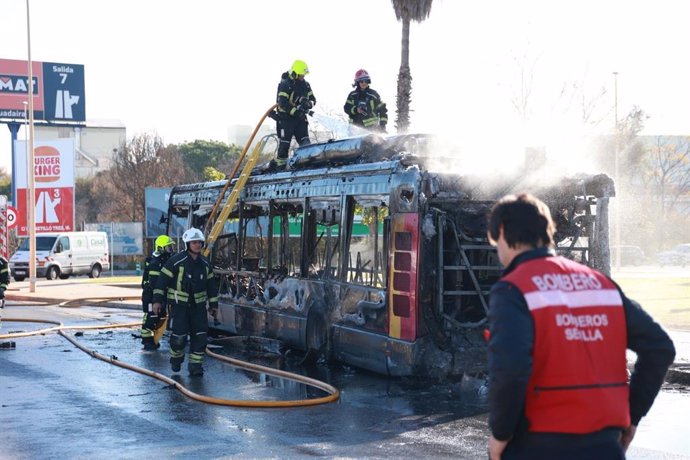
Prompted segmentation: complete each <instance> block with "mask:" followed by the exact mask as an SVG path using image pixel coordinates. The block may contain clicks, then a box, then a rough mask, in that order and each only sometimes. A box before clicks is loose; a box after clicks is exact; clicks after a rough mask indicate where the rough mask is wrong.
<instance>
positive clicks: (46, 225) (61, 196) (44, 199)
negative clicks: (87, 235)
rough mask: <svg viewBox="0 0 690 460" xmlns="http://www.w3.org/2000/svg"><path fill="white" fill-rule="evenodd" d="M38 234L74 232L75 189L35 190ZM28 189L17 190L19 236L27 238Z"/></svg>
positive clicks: (51, 188)
mask: <svg viewBox="0 0 690 460" xmlns="http://www.w3.org/2000/svg"><path fill="white" fill-rule="evenodd" d="M36 180H38V179H36ZM34 191H35V192H36V194H35V200H34V203H35V205H36V232H37V233H46V232H71V231H73V230H74V188H73V187H48V188H40V189H36V190H34ZM26 196H27V189H25V188H18V189H17V208H18V209H17V211H18V215H17V235H18V236H27V235H28V234H29V232H28V230H27V228H26V214H27V212H26Z"/></svg>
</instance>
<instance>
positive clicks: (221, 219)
mask: <svg viewBox="0 0 690 460" xmlns="http://www.w3.org/2000/svg"><path fill="white" fill-rule="evenodd" d="M273 138H275V134H269V135H266V136H264V137H262V138H261V140H260V141H259V142H257V144H256V146H255V147H254V150H253V151H252V153H251V154H250V155H249V158H247V162H246V163H245V164H244V168H242V172H241V173H240V176H239V177H238V178H237V180H236V181H235V185H234V186H233V187H232V191H231V192H230V195H229V196H228V199H227V200H225V203H223V204H222V207H220V211H217V209H218V203H216V206H215V207H214V208H213V211H212V212H211V215H210V216H209V220H208V222H209V223H210V222H211V220H212V219H213V217H214V216H215V214H216V212H217V213H218V217H217V218H216V220H215V222H213V227H211V231H210V232H209V234H208V236H207V237H206V248H205V249H204V256H206V257H208V255H209V254H210V253H211V250H212V249H213V245H214V244H215V242H216V240H217V239H218V237H219V236H220V234H221V232H222V231H223V227H224V226H225V222H227V220H228V217H230V213H231V212H232V210H233V209H234V208H235V205H236V204H237V201H238V199H239V196H240V193H242V190H243V189H244V186H245V185H246V184H247V181H248V180H249V176H250V175H251V173H252V170H253V169H254V168H255V167H256V162H257V161H258V160H259V157H260V156H261V153H262V152H263V150H264V148H265V147H266V145H267V144H268V142H269V141H270V140H271V139H273ZM251 142H252V139H251V138H250V139H249V141H247V144H250V143H251ZM241 161H242V157H240V161H238V163H237V166H239V165H240V163H241ZM236 169H237V167H236ZM233 177H234V173H233V175H232V176H230V177H228V182H227V184H226V187H225V188H223V191H222V192H221V193H220V195H219V197H218V201H219V202H222V200H223V196H224V195H225V190H227V186H228V185H229V184H230V183H231V182H232V180H233Z"/></svg>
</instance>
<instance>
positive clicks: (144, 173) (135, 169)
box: [104, 134, 189, 222]
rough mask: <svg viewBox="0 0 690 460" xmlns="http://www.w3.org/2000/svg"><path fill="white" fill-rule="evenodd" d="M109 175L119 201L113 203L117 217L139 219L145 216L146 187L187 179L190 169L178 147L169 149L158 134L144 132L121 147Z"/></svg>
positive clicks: (169, 184)
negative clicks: (181, 156)
mask: <svg viewBox="0 0 690 460" xmlns="http://www.w3.org/2000/svg"><path fill="white" fill-rule="evenodd" d="M108 176H109V177H108V179H110V181H111V185H112V187H113V189H114V192H115V193H116V197H117V200H116V201H117V202H118V203H111V204H110V206H111V211H115V212H117V213H118V214H119V217H120V219H114V220H120V221H125V222H137V221H141V220H143V219H144V214H145V206H146V203H145V198H144V191H145V188H146V187H168V186H171V185H175V184H179V183H184V182H185V179H187V178H188V176H189V171H188V170H187V168H186V166H185V163H184V162H183V161H182V159H181V158H180V155H179V154H178V152H177V150H176V149H166V148H165V147H164V145H163V140H162V139H161V138H160V137H158V136H157V135H150V134H141V135H138V136H135V137H134V138H132V139H131V140H129V141H128V142H127V143H125V144H124V145H122V146H121V147H120V148H119V149H118V151H117V153H116V154H115V156H114V158H113V166H112V167H111V169H110V170H109V171H108ZM104 188H106V189H108V188H109V187H107V186H106V187H104Z"/></svg>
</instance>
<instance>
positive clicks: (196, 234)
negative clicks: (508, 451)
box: [182, 228, 206, 244]
mask: <svg viewBox="0 0 690 460" xmlns="http://www.w3.org/2000/svg"><path fill="white" fill-rule="evenodd" d="M205 240H206V238H204V234H203V233H201V230H199V229H198V228H190V229H189V230H187V231H186V232H184V233H183V234H182V241H184V242H185V244H186V243H191V242H192V241H205Z"/></svg>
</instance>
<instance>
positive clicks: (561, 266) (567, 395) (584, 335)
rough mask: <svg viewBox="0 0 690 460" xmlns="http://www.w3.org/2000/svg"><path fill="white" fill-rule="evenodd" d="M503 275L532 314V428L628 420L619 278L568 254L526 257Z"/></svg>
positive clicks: (590, 428)
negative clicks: (579, 262) (611, 276)
mask: <svg viewBox="0 0 690 460" xmlns="http://www.w3.org/2000/svg"><path fill="white" fill-rule="evenodd" d="M501 281H505V282H507V283H510V284H512V285H514V286H516V287H517V288H518V290H519V291H520V292H521V293H522V295H523V296H524V298H525V301H526V303H527V307H528V308H529V311H530V314H531V316H532V319H533V321H534V346H533V366H532V373H531V376H530V378H529V382H528V386H527V395H526V403H525V415H526V417H527V419H528V421H529V428H528V430H529V431H530V432H557V433H577V434H584V433H591V432H594V431H598V430H601V429H603V428H606V427H627V426H629V425H630V410H629V405H628V396H629V394H628V392H629V390H628V383H627V369H626V363H627V361H626V355H625V352H626V320H625V313H624V309H623V301H622V298H621V295H620V292H619V291H618V289H617V287H616V286H615V285H614V284H613V282H611V281H610V280H609V279H608V278H607V277H605V276H604V275H602V274H600V273H599V272H597V271H595V270H592V269H590V268H589V267H586V266H584V265H581V264H578V263H575V262H572V261H570V260H568V259H565V258H563V257H542V258H537V259H533V260H529V261H526V262H523V263H521V264H520V265H518V266H517V267H516V269H515V270H513V271H512V272H510V273H509V274H507V275H506V276H504V277H503V278H502V279H501Z"/></svg>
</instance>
